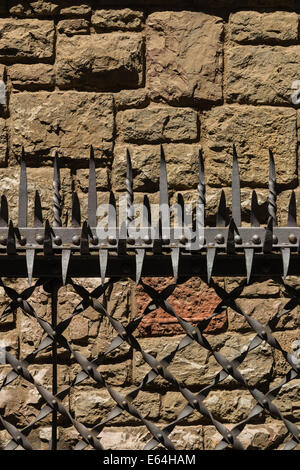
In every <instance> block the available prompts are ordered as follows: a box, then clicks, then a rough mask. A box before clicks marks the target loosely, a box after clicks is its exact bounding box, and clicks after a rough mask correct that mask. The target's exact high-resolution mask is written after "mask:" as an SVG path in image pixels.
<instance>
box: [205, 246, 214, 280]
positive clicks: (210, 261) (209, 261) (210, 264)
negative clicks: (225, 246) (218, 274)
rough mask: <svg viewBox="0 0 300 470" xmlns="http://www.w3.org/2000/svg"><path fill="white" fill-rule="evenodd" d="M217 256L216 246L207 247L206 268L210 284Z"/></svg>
mask: <svg viewBox="0 0 300 470" xmlns="http://www.w3.org/2000/svg"><path fill="white" fill-rule="evenodd" d="M215 257H216V248H207V253H206V269H207V284H210V281H211V276H212V273H213V268H214V263H215Z"/></svg>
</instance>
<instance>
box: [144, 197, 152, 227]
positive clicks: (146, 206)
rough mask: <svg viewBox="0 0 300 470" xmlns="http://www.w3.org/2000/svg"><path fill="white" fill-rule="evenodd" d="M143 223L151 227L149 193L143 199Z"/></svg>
mask: <svg viewBox="0 0 300 470" xmlns="http://www.w3.org/2000/svg"><path fill="white" fill-rule="evenodd" d="M143 225H144V226H145V227H150V225H151V210H150V202H149V198H148V196H147V195H145V196H144V201H143Z"/></svg>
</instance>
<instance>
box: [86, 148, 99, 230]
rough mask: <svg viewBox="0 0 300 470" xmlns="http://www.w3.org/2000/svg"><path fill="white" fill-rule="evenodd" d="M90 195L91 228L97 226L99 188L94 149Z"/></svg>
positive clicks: (92, 151) (91, 162)
mask: <svg viewBox="0 0 300 470" xmlns="http://www.w3.org/2000/svg"><path fill="white" fill-rule="evenodd" d="M89 170H90V171H89V193H88V224H89V226H90V227H96V226H97V186H96V167H95V157H94V149H93V146H92V145H91V148H90V162H89Z"/></svg>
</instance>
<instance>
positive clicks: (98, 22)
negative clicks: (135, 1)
mask: <svg viewBox="0 0 300 470" xmlns="http://www.w3.org/2000/svg"><path fill="white" fill-rule="evenodd" d="M143 21H144V13H143V12H142V11H139V10H131V9H130V8H123V9H122V10H115V9H114V10H95V12H94V13H93V15H92V25H93V26H94V28H95V29H96V30H97V31H106V30H123V31H137V30H140V29H141V28H142V25H143Z"/></svg>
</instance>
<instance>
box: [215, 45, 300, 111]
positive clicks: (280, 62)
mask: <svg viewBox="0 0 300 470" xmlns="http://www.w3.org/2000/svg"><path fill="white" fill-rule="evenodd" d="M299 60H300V46H290V47H288V48H287V47H280V46H277V47H267V46H235V47H231V48H229V49H228V50H227V53H226V63H227V67H226V70H227V73H226V74H225V87H224V90H225V97H226V101H227V103H243V104H244V103H247V104H272V105H290V106H291V105H292V98H291V95H292V88H291V87H292V83H293V82H294V81H295V80H298V79H299V72H298V64H299Z"/></svg>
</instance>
